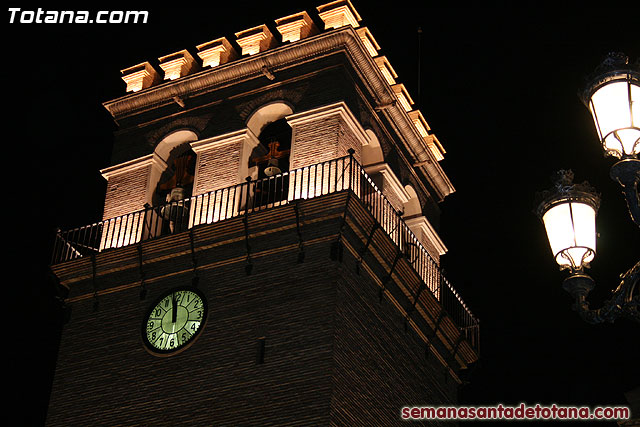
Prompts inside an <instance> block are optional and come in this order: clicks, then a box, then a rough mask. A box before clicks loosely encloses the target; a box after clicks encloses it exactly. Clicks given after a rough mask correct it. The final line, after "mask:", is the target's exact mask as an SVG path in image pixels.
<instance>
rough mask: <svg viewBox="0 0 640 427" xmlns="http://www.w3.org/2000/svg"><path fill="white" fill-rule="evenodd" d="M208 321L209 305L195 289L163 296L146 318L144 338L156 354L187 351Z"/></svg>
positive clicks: (186, 289)
mask: <svg viewBox="0 0 640 427" xmlns="http://www.w3.org/2000/svg"><path fill="white" fill-rule="evenodd" d="M206 319H207V301H206V299H205V297H204V294H203V293H202V292H201V291H199V290H198V289H195V288H179V289H172V290H171V291H169V292H167V293H165V294H163V295H162V296H161V297H160V298H159V299H158V300H157V301H156V303H155V304H154V305H153V306H152V308H151V310H150V311H149V313H148V314H147V316H146V318H145V322H144V324H143V327H142V337H143V341H144V343H145V345H146V346H147V348H148V349H149V350H150V351H151V352H153V353H156V354H165V355H166V354H170V353H173V352H177V351H179V350H184V349H185V348H186V347H188V346H189V345H191V344H192V343H193V341H194V340H195V338H196V337H197V336H198V334H199V333H200V331H202V328H203V327H204V324H205V322H206Z"/></svg>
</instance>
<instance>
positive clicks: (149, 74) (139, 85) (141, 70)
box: [121, 62, 160, 92]
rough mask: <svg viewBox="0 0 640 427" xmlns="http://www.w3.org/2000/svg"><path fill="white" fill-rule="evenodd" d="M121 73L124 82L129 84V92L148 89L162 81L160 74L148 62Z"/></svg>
mask: <svg viewBox="0 0 640 427" xmlns="http://www.w3.org/2000/svg"><path fill="white" fill-rule="evenodd" d="M121 73H122V80H124V81H125V83H126V84H127V92H137V91H139V90H142V89H146V88H148V87H150V86H153V85H154V84H155V83H157V82H158V81H159V80H160V74H159V73H158V72H157V71H156V70H155V68H153V67H152V66H151V64H149V63H148V62H143V63H142V64H138V65H134V66H133V67H129V68H125V69H124V70H122V71H121Z"/></svg>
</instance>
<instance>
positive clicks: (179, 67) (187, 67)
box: [158, 49, 197, 80]
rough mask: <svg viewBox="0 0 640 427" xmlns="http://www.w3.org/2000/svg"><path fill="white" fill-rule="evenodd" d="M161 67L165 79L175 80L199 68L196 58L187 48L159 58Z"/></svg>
mask: <svg viewBox="0 0 640 427" xmlns="http://www.w3.org/2000/svg"><path fill="white" fill-rule="evenodd" d="M158 61H160V68H162V71H164V79H165V80H175V79H178V78H180V77H183V76H186V75H187V74H190V73H191V72H192V71H195V69H196V68H197V63H196V60H195V59H194V58H193V56H191V54H190V53H189V52H188V51H187V50H186V49H185V50H181V51H180V52H175V53H172V54H170V55H166V56H162V57H160V58H158Z"/></svg>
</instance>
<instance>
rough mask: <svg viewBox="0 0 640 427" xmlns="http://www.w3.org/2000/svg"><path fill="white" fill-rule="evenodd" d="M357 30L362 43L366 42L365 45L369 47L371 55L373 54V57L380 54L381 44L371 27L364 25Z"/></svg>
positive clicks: (368, 50)
mask: <svg viewBox="0 0 640 427" xmlns="http://www.w3.org/2000/svg"><path fill="white" fill-rule="evenodd" d="M356 32H357V33H358V35H359V36H360V40H362V43H364V47H365V48H366V49H367V52H369V55H371V56H372V57H374V56H378V51H379V50H380V45H379V44H378V42H377V41H376V39H374V38H373V36H372V35H371V32H370V31H369V29H368V28H367V27H362V28H358V29H357V30H356Z"/></svg>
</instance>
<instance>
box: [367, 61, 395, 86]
mask: <svg viewBox="0 0 640 427" xmlns="http://www.w3.org/2000/svg"><path fill="white" fill-rule="evenodd" d="M373 60H374V61H375V63H376V65H377V66H378V68H379V69H380V72H381V73H382V76H383V77H384V79H385V80H386V81H387V83H389V85H390V86H393V85H394V84H396V80H395V79H397V78H398V74H396V71H395V70H394V69H393V67H392V66H391V64H390V63H389V60H388V59H387V57H386V56H378V57H376V58H374V59H373Z"/></svg>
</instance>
